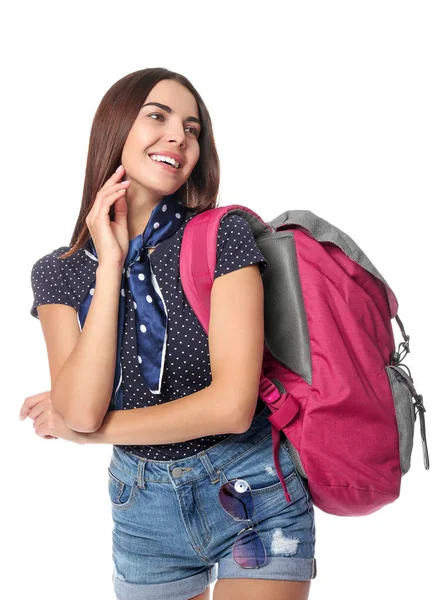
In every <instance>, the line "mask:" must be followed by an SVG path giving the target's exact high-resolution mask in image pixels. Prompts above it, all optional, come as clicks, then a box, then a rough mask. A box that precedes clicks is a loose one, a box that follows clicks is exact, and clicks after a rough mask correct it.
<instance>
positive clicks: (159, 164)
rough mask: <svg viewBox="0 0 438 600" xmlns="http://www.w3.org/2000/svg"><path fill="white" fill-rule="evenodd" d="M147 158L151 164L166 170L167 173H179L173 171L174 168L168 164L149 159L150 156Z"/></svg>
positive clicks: (175, 170) (176, 170)
mask: <svg viewBox="0 0 438 600" xmlns="http://www.w3.org/2000/svg"><path fill="white" fill-rule="evenodd" d="M149 158H150V159H151V161H152V162H153V163H155V164H156V165H157V166H159V167H161V168H162V169H166V170H167V171H172V173H178V171H179V169H175V167H171V166H170V165H168V164H167V163H165V162H161V161H158V160H154V159H153V158H151V157H150V156H149Z"/></svg>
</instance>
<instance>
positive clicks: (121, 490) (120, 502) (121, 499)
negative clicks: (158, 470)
mask: <svg viewBox="0 0 438 600" xmlns="http://www.w3.org/2000/svg"><path fill="white" fill-rule="evenodd" d="M137 489H138V488H137V486H136V485H135V483H134V485H129V484H128V483H124V482H123V481H120V479H118V478H117V477H116V476H115V475H114V474H113V473H111V470H110V468H108V493H109V497H110V501H111V505H112V506H113V507H114V508H129V507H130V506H132V505H133V504H134V502H135V497H136V495H137Z"/></svg>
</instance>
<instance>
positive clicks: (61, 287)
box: [30, 247, 75, 319]
mask: <svg viewBox="0 0 438 600" xmlns="http://www.w3.org/2000/svg"><path fill="white" fill-rule="evenodd" d="M67 250H68V248H67V247H62V248H59V249H58V250H54V251H53V252H51V253H50V254H46V256H43V257H42V258H40V259H39V260H37V261H36V263H35V264H34V265H33V267H32V271H31V286H32V292H33V304H32V308H31V310H30V314H31V315H32V317H35V318H36V319H39V316H38V312H37V310H36V308H37V306H41V305H42V304H66V305H67V306H73V308H75V304H74V303H73V302H72V301H71V299H70V294H69V292H68V288H67V286H66V285H65V282H64V278H63V276H62V272H61V265H60V261H61V260H62V259H60V258H58V256H59V254H62V253H63V252H66V251H67Z"/></svg>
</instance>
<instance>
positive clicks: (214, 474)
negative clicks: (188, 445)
mask: <svg viewBox="0 0 438 600" xmlns="http://www.w3.org/2000/svg"><path fill="white" fill-rule="evenodd" d="M199 458H200V459H201V462H202V464H203V465H204V468H205V470H206V471H207V473H208V474H209V476H210V479H211V482H212V483H217V482H218V481H219V480H220V471H215V470H214V468H213V465H212V464H211V461H210V459H209V457H208V454H207V453H206V452H201V454H199Z"/></svg>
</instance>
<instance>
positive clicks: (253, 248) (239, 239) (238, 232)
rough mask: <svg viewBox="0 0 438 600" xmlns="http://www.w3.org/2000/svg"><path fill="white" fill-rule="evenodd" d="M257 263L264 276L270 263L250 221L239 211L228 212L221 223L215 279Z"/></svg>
mask: <svg viewBox="0 0 438 600" xmlns="http://www.w3.org/2000/svg"><path fill="white" fill-rule="evenodd" d="M257 263H258V265H259V268H260V273H261V275H262V277H263V276H264V274H265V272H266V269H267V267H268V263H267V261H266V259H265V257H264V256H263V254H262V253H261V252H260V250H259V248H258V246H257V244H256V241H255V238H254V234H253V232H252V229H251V227H250V225H249V223H248V221H247V220H246V219H245V218H244V217H241V216H240V215H239V214H237V213H228V214H226V215H225V217H224V218H223V219H222V221H221V223H220V225H219V231H218V239H217V255H216V269H215V272H214V279H216V278H217V277H220V276H221V275H225V274H226V273H231V272H232V271H235V270H237V269H240V268H242V267H247V266H248V265H253V264H257Z"/></svg>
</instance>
